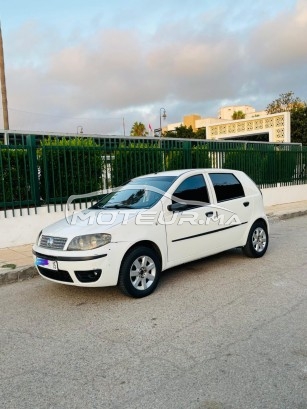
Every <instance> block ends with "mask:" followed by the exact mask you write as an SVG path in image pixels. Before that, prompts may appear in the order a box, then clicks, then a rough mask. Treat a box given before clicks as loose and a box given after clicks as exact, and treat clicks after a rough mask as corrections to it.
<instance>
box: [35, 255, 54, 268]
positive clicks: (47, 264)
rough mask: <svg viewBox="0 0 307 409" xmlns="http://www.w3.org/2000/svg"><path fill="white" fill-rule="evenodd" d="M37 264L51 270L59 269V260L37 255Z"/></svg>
mask: <svg viewBox="0 0 307 409" xmlns="http://www.w3.org/2000/svg"><path fill="white" fill-rule="evenodd" d="M35 264H36V265H37V266H41V267H44V268H48V269H49V270H57V269H58V262H57V261H52V260H47V259H45V258H40V257H37V258H36V261H35Z"/></svg>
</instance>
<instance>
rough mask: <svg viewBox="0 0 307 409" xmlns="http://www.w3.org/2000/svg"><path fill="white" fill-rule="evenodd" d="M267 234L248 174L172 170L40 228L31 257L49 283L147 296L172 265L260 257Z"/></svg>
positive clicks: (258, 198) (125, 187)
mask: <svg viewBox="0 0 307 409" xmlns="http://www.w3.org/2000/svg"><path fill="white" fill-rule="evenodd" d="M268 233H269V227H268V220H267V217H266V215H265V211H264V206H263V200H262V195H261V192H260V190H259V189H258V187H257V186H256V185H255V183H254V182H253V181H252V180H251V179H250V178H249V177H248V176H247V175H246V174H245V173H243V172H240V171H237V170H229V169H189V170H175V171H168V172H159V173H154V174H150V175H145V176H141V177H137V178H135V179H132V180H130V181H129V182H127V183H126V184H125V185H123V186H121V187H120V188H117V189H114V190H113V191H112V192H110V193H108V194H105V195H104V196H103V197H102V198H101V199H100V200H99V201H98V202H97V203H96V204H95V205H94V206H92V207H90V208H89V209H86V210H84V211H79V212H78V213H74V214H72V215H70V216H69V217H67V218H65V219H63V220H60V221H58V222H57V223H55V224H52V225H51V226H48V227H46V228H44V229H43V230H42V232H41V233H40V234H39V237H38V239H37V243H36V244H35V245H34V246H33V254H34V261H35V265H36V267H37V269H38V271H39V273H40V274H41V275H42V276H43V277H45V278H47V279H49V280H51V281H54V282H57V283H63V284H70V285H76V286H84V287H103V286H113V285H118V286H119V287H120V289H121V290H122V291H123V292H124V293H125V294H127V295H130V296H132V297H144V296H147V295H149V294H150V293H152V292H153V291H154V290H155V288H156V286H157V284H158V281H159V277H160V273H161V271H163V270H166V269H168V268H170V267H174V266H176V265H179V264H183V263H187V262H189V261H192V260H196V259H200V258H203V257H206V256H210V255H212V254H216V253H219V252H222V251H225V250H228V249H231V248H234V247H242V248H243V251H244V253H245V254H246V255H247V256H249V257H261V256H263V255H264V254H265V252H266V250H267V247H268V242H269V235H268Z"/></svg>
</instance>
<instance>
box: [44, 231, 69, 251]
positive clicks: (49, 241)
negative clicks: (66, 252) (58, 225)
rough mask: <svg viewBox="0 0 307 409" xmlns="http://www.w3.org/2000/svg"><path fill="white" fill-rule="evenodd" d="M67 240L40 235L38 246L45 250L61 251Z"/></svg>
mask: <svg viewBox="0 0 307 409" xmlns="http://www.w3.org/2000/svg"><path fill="white" fill-rule="evenodd" d="M66 241H67V239H66V238H65V237H53V236H44V235H42V237H41V239H40V242H39V246H40V247H44V248H45V249H53V250H63V248H64V246H65V244H66Z"/></svg>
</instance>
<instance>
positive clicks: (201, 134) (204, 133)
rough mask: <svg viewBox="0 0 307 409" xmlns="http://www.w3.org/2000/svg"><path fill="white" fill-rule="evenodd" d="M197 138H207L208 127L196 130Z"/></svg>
mask: <svg viewBox="0 0 307 409" xmlns="http://www.w3.org/2000/svg"><path fill="white" fill-rule="evenodd" d="M194 138H195V139H207V131H206V128H198V129H197V131H196V132H195V136H194Z"/></svg>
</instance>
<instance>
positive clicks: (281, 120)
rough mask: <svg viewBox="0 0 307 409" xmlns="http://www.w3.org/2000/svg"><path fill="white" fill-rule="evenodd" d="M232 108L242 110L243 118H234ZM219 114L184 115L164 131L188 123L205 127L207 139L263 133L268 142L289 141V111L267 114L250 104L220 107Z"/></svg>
mask: <svg viewBox="0 0 307 409" xmlns="http://www.w3.org/2000/svg"><path fill="white" fill-rule="evenodd" d="M235 111H242V112H243V113H244V114H245V118H244V119H238V120H233V119H232V115H233V113H234V112H235ZM218 115H219V117H218V118H212V117H204V118H202V117H201V116H200V115H198V114H191V115H185V116H184V117H183V121H182V122H178V123H174V124H169V125H168V126H167V128H166V130H167V131H174V130H175V129H176V128H177V127H179V126H181V125H184V126H186V127H189V126H191V127H192V129H193V131H194V132H195V131H197V129H200V128H206V131H207V139H209V140H217V139H240V138H250V139H253V138H256V137H259V136H263V137H264V138H265V137H266V140H268V141H269V142H276V143H283V142H287V143H289V142H291V133H290V112H281V113H278V114H272V115H268V114H267V113H266V111H258V112H256V110H255V109H254V108H253V107H251V106H250V105H241V106H228V107H223V108H220V109H219V112H218Z"/></svg>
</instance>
